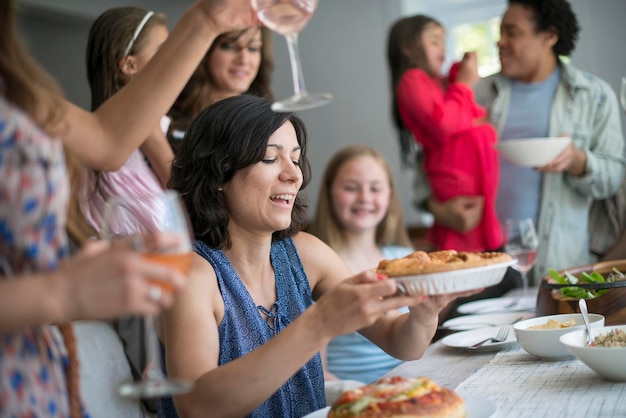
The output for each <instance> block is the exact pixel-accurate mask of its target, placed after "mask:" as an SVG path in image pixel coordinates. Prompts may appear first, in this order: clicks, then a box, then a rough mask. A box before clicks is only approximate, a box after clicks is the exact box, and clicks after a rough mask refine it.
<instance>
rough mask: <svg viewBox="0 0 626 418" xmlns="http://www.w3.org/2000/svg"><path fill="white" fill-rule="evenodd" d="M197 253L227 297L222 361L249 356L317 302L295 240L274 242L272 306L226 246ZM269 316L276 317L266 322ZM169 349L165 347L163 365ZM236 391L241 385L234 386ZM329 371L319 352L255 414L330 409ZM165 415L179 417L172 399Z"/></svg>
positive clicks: (165, 401)
mask: <svg viewBox="0 0 626 418" xmlns="http://www.w3.org/2000/svg"><path fill="white" fill-rule="evenodd" d="M195 245H196V248H195V251H196V252H197V253H198V254H200V255H201V256H202V257H204V258H205V259H206V260H207V261H209V262H210V263H211V265H212V266H213V268H214V269H215V273H216V275H217V280H218V285H219V288H220V292H221V293H222V299H223V300H224V318H223V320H222V322H221V323H220V324H219V327H218V331H219V338H220V356H219V365H223V364H226V363H228V362H230V361H232V360H234V359H236V358H238V357H241V356H244V355H246V354H248V353H249V352H251V351H252V350H254V349H255V348H257V347H260V346H261V345H263V344H265V343H266V342H268V341H269V340H270V339H271V338H272V337H273V336H274V335H275V334H277V333H279V332H280V331H281V330H282V329H284V328H285V327H286V326H288V325H289V324H290V323H291V322H292V321H293V320H295V319H296V318H297V317H298V316H300V315H301V314H302V313H303V312H304V311H305V310H306V309H307V308H308V307H309V306H311V305H312V304H313V299H312V297H311V288H310V286H309V281H308V279H307V277H306V275H305V273H304V268H303V267H302V263H301V261H300V257H299V256H298V253H297V251H296V248H295V246H294V244H293V241H292V240H291V238H287V239H284V240H282V241H277V242H274V243H272V247H271V250H270V259H271V262H272V266H273V267H274V275H275V278H276V293H277V296H278V297H277V301H276V303H274V305H273V306H272V307H271V308H270V309H269V310H268V309H266V308H264V307H262V306H257V305H256V304H255V303H254V300H253V299H252V297H251V296H250V294H249V293H248V291H247V289H246V287H245V286H244V284H243V283H242V281H241V279H240V278H239V276H238V275H237V273H236V272H235V269H234V268H233V266H232V265H231V264H230V261H229V260H228V258H227V257H226V255H225V254H224V252H223V251H222V250H221V249H215V248H211V247H209V246H208V245H206V244H205V243H204V242H202V241H196V243H195ZM260 312H263V315H266V316H268V317H271V318H272V320H271V321H267V322H266V321H265V319H264V318H263V316H262V315H261V313H260ZM164 362H165V352H164V350H162V363H164ZM233 390H236V388H233ZM325 406H326V398H325V395H324V373H323V370H322V362H321V359H320V356H319V354H316V355H315V356H314V357H313V358H312V359H311V360H309V361H308V362H307V363H306V364H305V365H304V366H302V368H301V369H300V370H299V371H298V372H297V373H296V374H294V375H293V376H292V377H291V378H289V380H287V382H285V384H284V385H283V386H281V387H280V389H278V391H277V392H276V393H274V394H273V395H272V396H271V397H270V398H269V399H267V400H266V401H265V402H263V403H262V404H260V405H259V406H258V407H257V408H256V409H255V410H254V411H252V413H251V414H250V415H249V416H250V417H259V418H261V417H262V418H267V417H285V418H287V417H289V418H293V417H302V416H304V415H307V414H308V413H310V412H313V411H316V410H318V409H321V408H324V407H325ZM158 416H159V417H167V418H174V417H178V415H177V414H176V410H175V408H174V404H173V401H172V399H171V398H169V397H167V398H161V399H160V401H159V415H158Z"/></svg>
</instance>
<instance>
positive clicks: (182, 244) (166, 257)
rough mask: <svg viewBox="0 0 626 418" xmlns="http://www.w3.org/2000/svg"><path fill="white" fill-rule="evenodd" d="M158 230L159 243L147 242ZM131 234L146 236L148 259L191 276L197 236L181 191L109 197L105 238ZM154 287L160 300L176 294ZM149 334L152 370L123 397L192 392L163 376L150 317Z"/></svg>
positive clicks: (124, 387) (162, 286) (143, 243)
mask: <svg viewBox="0 0 626 418" xmlns="http://www.w3.org/2000/svg"><path fill="white" fill-rule="evenodd" d="M153 232H159V237H160V238H159V239H158V240H144V239H141V237H142V235H145V234H150V233H153ZM128 236H132V237H137V238H140V239H137V240H136V242H138V243H140V245H137V247H140V248H138V249H139V250H140V251H142V252H143V256H144V257H145V258H146V259H149V260H151V261H154V262H155V263H160V264H165V265H168V266H170V267H174V268H176V269H178V270H179V271H180V272H181V273H183V274H184V275H188V273H189V266H190V263H191V251H192V247H191V243H192V236H193V234H192V231H191V226H190V224H189V219H188V217H187V212H186V210H185V208H184V204H183V203H182V201H181V199H180V197H179V196H178V194H177V193H176V192H175V191H173V190H167V191H163V193H159V194H153V195H135V196H125V197H113V198H111V199H109V200H108V201H107V203H106V206H105V210H104V228H103V238H105V239H109V240H111V239H116V238H121V237H128ZM148 236H149V235H148ZM133 242H135V241H134V240H133ZM153 286H154V287H153V288H152V289H151V295H153V297H156V298H158V297H159V295H160V293H161V292H172V291H173V289H172V288H171V286H169V285H167V284H165V283H163V282H160V281H158V280H154V281H153ZM144 333H145V335H144V344H145V350H146V353H145V358H146V366H145V369H144V370H143V372H142V378H141V380H139V381H136V382H125V383H123V384H122V385H121V386H120V387H119V393H120V395H122V396H125V397H131V398H154V397H160V396H166V395H176V394H180V393H184V392H187V391H189V390H191V388H192V383H191V382H187V381H180V380H174V379H168V378H166V377H165V375H164V374H163V371H162V370H161V367H160V353H159V346H158V344H159V343H158V337H157V332H156V329H155V318H154V317H152V316H146V317H145V318H144ZM138 337H139V336H138ZM138 339H140V338H138Z"/></svg>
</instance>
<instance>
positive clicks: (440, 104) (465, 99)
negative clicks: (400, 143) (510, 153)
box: [396, 68, 502, 251]
mask: <svg viewBox="0 0 626 418" xmlns="http://www.w3.org/2000/svg"><path fill="white" fill-rule="evenodd" d="M396 94H397V100H398V109H399V112H400V117H401V118H402V121H403V122H404V125H405V126H406V127H407V129H408V130H409V131H410V132H411V133H412V134H413V136H414V137H415V139H416V140H417V141H418V142H419V143H420V144H421V145H422V147H423V149H424V161H425V164H424V168H425V170H426V174H427V176H428V178H429V182H430V187H431V189H432V192H433V194H434V196H435V197H436V198H437V200H439V201H442V202H445V201H446V200H448V199H450V198H453V197H455V196H459V195H465V196H483V197H484V210H483V216H482V220H481V221H480V223H479V225H478V226H477V227H476V228H474V229H473V230H472V231H469V232H468V233H465V234H462V233H459V232H456V231H453V230H451V229H448V228H445V227H443V226H441V225H438V224H435V225H434V226H433V228H432V229H431V233H430V238H431V241H432V243H433V245H435V247H436V248H438V249H455V250H459V251H485V250H494V249H497V248H499V247H500V246H501V245H502V230H501V227H500V222H499V221H498V218H497V215H496V210H495V202H496V192H497V188H498V173H499V167H498V155H497V150H496V149H495V147H494V145H495V142H496V141H497V134H496V131H495V129H494V128H493V127H492V126H491V125H489V124H488V123H486V122H484V121H483V118H484V116H485V114H486V112H485V110H484V109H483V108H481V107H480V106H478V105H477V104H476V103H475V102H474V94H473V92H472V90H471V89H469V88H468V87H467V86H465V85H463V84H460V83H454V82H453V83H450V85H449V87H448V89H447V90H444V88H443V85H442V81H441V80H438V79H433V78H432V77H430V76H429V75H428V74H426V72H424V71H422V70H420V69H417V68H414V69H410V70H408V71H406V72H405V73H404V75H403V76H402V78H401V79H400V82H399V83H398V86H397V90H396Z"/></svg>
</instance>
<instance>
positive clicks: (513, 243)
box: [503, 218, 539, 298]
mask: <svg viewBox="0 0 626 418" xmlns="http://www.w3.org/2000/svg"><path fill="white" fill-rule="evenodd" d="M503 233H504V250H505V251H506V252H507V253H508V254H509V255H510V256H511V257H512V258H513V259H515V260H517V262H516V264H515V269H516V270H517V271H519V272H520V274H521V276H522V295H521V296H520V298H521V297H523V296H525V295H526V294H527V292H528V275H527V274H528V272H529V271H530V269H531V268H532V267H533V266H534V265H535V259H536V258H537V249H538V248H539V239H538V238H537V232H536V230H535V223H534V222H533V220H532V219H531V218H523V219H507V220H506V221H505V222H504V229H503Z"/></svg>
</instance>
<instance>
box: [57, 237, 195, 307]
mask: <svg viewBox="0 0 626 418" xmlns="http://www.w3.org/2000/svg"><path fill="white" fill-rule="evenodd" d="M154 239H161V238H155V237H152V238H150V239H148V240H147V242H150V241H152V240H154ZM162 239H165V240H167V237H164V238H162ZM135 246H136V240H134V239H127V240H120V241H118V242H116V243H115V244H114V245H110V244H109V243H107V242H104V241H93V242H88V243H87V245H85V247H84V248H83V250H82V251H81V252H80V253H78V255H76V256H75V257H73V258H72V259H70V260H67V261H66V262H64V263H63V264H62V265H61V266H60V268H59V269H58V270H57V271H56V272H55V274H54V277H55V278H56V279H57V281H58V283H60V286H61V290H62V294H63V296H64V298H65V300H64V303H63V306H64V307H65V309H66V310H67V312H66V315H65V316H66V317H67V318H70V319H110V318H116V317H119V316H122V315H127V314H142V315H155V314H157V313H158V312H159V311H160V310H161V309H163V308H166V307H168V306H170V305H171V304H172V303H173V302H174V295H173V294H172V293H170V292H166V291H160V290H157V289H160V287H158V286H157V285H156V284H155V282H163V283H164V284H165V286H168V287H170V288H172V289H174V291H176V290H179V289H181V288H182V287H183V286H184V284H185V281H186V279H185V277H183V275H182V274H181V273H180V272H179V271H177V270H176V269H173V268H170V267H167V266H165V265H161V264H156V263H154V262H150V261H147V260H146V259H144V258H143V257H142V256H141V254H140V253H139V252H138V251H136V250H135V249H134V248H133V247H135Z"/></svg>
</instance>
